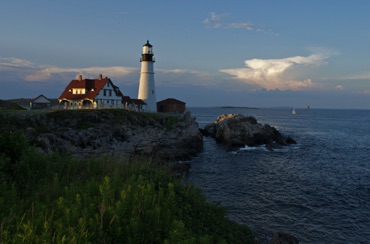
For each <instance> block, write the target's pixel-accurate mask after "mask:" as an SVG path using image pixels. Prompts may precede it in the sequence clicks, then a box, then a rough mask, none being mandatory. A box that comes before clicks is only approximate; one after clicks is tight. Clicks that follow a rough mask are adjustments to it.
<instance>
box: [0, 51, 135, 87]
mask: <svg viewBox="0 0 370 244" xmlns="http://www.w3.org/2000/svg"><path fill="white" fill-rule="evenodd" d="M0 71H1V72H2V77H3V78H4V80H5V77H4V76H5V75H6V76H9V77H8V78H9V79H10V78H12V77H10V76H17V77H18V78H19V77H22V78H23V79H24V80H25V81H50V80H54V79H55V78H56V77H59V78H60V77H63V79H66V80H70V79H72V78H74V77H75V76H77V75H78V74H82V75H83V76H84V77H86V78H96V77H98V75H99V74H103V75H105V76H108V77H110V78H122V77H126V76H128V75H131V74H133V73H135V72H136V73H138V74H139V69H138V68H132V67H123V66H112V67H99V66H96V67H87V68H60V67H53V66H48V65H37V64H34V63H33V62H31V61H28V60H25V59H20V58H14V57H10V58H4V57H0Z"/></svg>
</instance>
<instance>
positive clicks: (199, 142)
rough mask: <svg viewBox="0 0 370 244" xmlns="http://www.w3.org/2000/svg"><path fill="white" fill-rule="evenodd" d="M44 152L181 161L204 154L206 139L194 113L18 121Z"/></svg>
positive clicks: (78, 114) (97, 113)
mask: <svg viewBox="0 0 370 244" xmlns="http://www.w3.org/2000/svg"><path fill="white" fill-rule="evenodd" d="M10 129H12V130H22V131H24V133H25V134H26V136H27V137H28V138H29V139H30V141H31V143H32V144H34V145H35V146H36V147H37V148H38V150H40V151H42V152H46V153H49V152H53V151H60V152H62V153H69V154H73V155H82V156H94V155H101V154H113V155H118V156H131V155H150V156H158V157H161V158H168V159H181V158H186V157H189V156H191V155H194V154H196V153H198V152H200V151H201V150H202V146H203V137H202V134H201V133H200V131H199V127H198V123H197V122H196V121H195V119H194V118H193V117H192V116H191V114H190V113H185V114H182V115H166V114H156V113H153V114H147V113H137V112H130V111H125V110H79V111H77V110H76V111H55V112H48V113H44V114H40V115H31V116H25V115H22V116H18V117H17V123H13V124H12V125H11V128H10Z"/></svg>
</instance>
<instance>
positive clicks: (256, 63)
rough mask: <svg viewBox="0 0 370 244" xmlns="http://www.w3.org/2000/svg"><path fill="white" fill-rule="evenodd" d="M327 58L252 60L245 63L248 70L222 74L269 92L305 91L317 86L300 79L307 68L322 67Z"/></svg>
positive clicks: (313, 55)
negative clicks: (276, 90)
mask: <svg viewBox="0 0 370 244" xmlns="http://www.w3.org/2000/svg"><path fill="white" fill-rule="evenodd" d="M326 58H327V56H325V55H323V54H312V55H310V56H306V57H303V56H295V57H288V58H282V59H250V60H246V61H245V65H246V68H238V69H221V70H220V72H224V73H227V74H229V75H231V76H233V77H234V78H235V79H238V80H241V81H243V82H244V83H247V84H249V85H252V86H254V87H259V88H264V89H267V90H275V89H278V90H303V89H307V88H313V87H315V86H316V85H315V84H314V82H313V81H312V80H311V79H310V78H302V77H300V76H302V73H304V71H305V68H307V67H308V66H319V65H322V64H324V63H325V59H326Z"/></svg>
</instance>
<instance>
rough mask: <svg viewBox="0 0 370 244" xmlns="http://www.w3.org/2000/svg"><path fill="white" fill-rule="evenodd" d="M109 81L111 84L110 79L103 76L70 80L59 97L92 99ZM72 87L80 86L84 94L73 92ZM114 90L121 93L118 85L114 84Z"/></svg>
mask: <svg viewBox="0 0 370 244" xmlns="http://www.w3.org/2000/svg"><path fill="white" fill-rule="evenodd" d="M107 82H110V83H111V84H112V85H113V83H112V81H111V80H110V79H109V78H107V77H105V78H103V79H101V80H99V79H96V80H95V79H84V80H72V81H71V82H70V83H69V85H68V86H67V87H66V89H65V90H64V91H63V93H62V95H60V97H59V99H68V100H82V99H94V98H95V97H96V96H97V95H98V93H99V91H100V90H101V89H102V88H103V87H104V86H105V84H107ZM73 88H75V89H76V88H81V89H85V94H73V92H72V89H73ZM114 88H115V89H114V90H115V91H116V93H117V91H118V94H117V95H122V93H121V92H120V91H119V89H118V87H116V86H114Z"/></svg>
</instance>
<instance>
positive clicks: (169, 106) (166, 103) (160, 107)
mask: <svg viewBox="0 0 370 244" xmlns="http://www.w3.org/2000/svg"><path fill="white" fill-rule="evenodd" d="M157 111H158V112H161V113H183V112H185V103H184V102H182V101H180V100H177V99H174V98H167V99H165V100H162V101H160V102H157Z"/></svg>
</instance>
